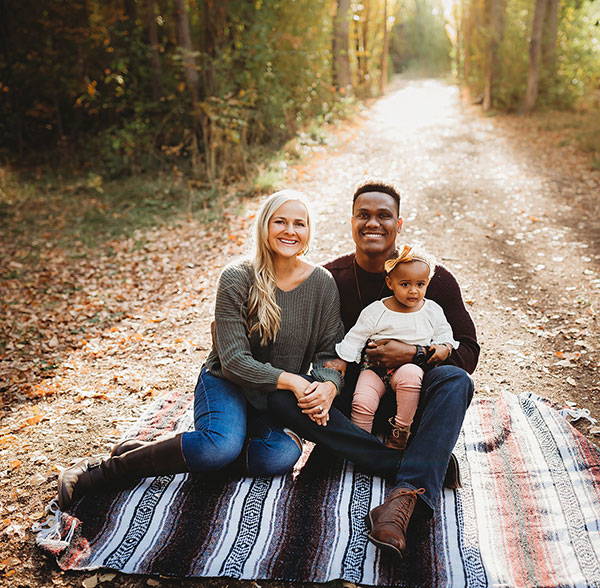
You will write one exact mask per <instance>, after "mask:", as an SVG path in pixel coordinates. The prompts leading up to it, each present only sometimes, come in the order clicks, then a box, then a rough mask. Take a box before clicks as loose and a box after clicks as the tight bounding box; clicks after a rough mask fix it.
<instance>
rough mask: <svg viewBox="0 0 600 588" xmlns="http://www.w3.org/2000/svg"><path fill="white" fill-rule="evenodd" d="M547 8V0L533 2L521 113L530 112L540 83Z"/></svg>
mask: <svg viewBox="0 0 600 588" xmlns="http://www.w3.org/2000/svg"><path fill="white" fill-rule="evenodd" d="M547 7H548V0H535V12H534V15H533V22H532V24H531V41H530V43H529V74H528V76H527V92H526V94H525V99H524V100H523V106H522V108H521V112H522V113H524V114H526V113H528V112H531V110H532V109H533V107H534V106H535V103H536V100H537V96H538V87H539V82H540V57H541V52H542V30H543V26H544V18H545V16H546V10H547Z"/></svg>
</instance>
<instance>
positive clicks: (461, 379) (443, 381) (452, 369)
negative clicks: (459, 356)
mask: <svg viewBox="0 0 600 588" xmlns="http://www.w3.org/2000/svg"><path fill="white" fill-rule="evenodd" d="M422 390H423V391H426V392H429V393H432V392H434V393H435V392H448V393H451V394H452V396H453V397H455V399H456V400H459V399H464V400H465V401H466V404H467V406H468V405H469V403H470V402H471V399H472V398H473V391H474V386H473V380H472V378H471V376H470V375H469V374H468V373H467V372H466V371H465V370H463V369H462V368H459V367H457V366H455V365H440V366H437V367H434V368H433V369H431V370H429V371H428V372H426V373H425V376H424V377H423V387H422Z"/></svg>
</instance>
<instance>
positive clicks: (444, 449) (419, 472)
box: [269, 366, 473, 510]
mask: <svg viewBox="0 0 600 588" xmlns="http://www.w3.org/2000/svg"><path fill="white" fill-rule="evenodd" d="M472 397H473V381H472V380H471V378H470V376H469V375H468V374H467V372H465V371H464V370H463V369H461V368H458V367H455V366H438V367H435V368H433V369H432V370H430V371H429V372H427V373H426V374H425V375H424V377H423V384H422V388H421V397H420V400H419V408H418V409H417V414H416V415H415V419H414V421H413V426H412V430H413V433H412V436H411V439H410V443H409V445H408V447H407V448H406V450H405V451H404V453H403V454H400V453H399V452H398V451H396V450H394V449H389V448H388V447H385V445H383V443H381V441H379V439H377V438H376V437H375V436H373V435H371V434H370V433H367V432H366V431H363V430H362V429H360V428H359V427H357V426H356V425H354V424H352V423H351V422H350V420H349V419H348V418H347V417H346V416H345V415H344V414H343V413H342V412H341V411H340V410H339V409H337V408H335V407H334V406H332V408H331V410H330V412H329V423H328V424H327V425H326V426H325V427H321V426H319V425H317V424H316V423H314V422H313V421H311V420H310V419H309V418H308V417H307V416H306V415H303V414H302V413H301V412H300V409H299V408H298V406H297V404H296V398H295V397H294V395H293V394H292V393H291V392H289V391H287V390H277V391H275V392H271V394H270V395H269V409H270V410H271V411H272V413H273V415H274V416H275V417H276V419H277V420H278V421H279V422H280V423H281V424H283V425H285V426H286V427H289V428H291V429H293V430H294V431H295V432H296V433H298V434H299V435H301V436H302V437H304V438H305V439H308V440H309V441H312V442H313V443H317V444H318V445H320V446H322V447H324V448H326V449H327V450H329V451H330V452H331V453H333V454H334V455H337V456H339V457H342V458H344V459H348V460H349V461H352V462H353V463H354V464H356V466H357V467H359V468H360V469H361V470H363V471H366V472H368V473H372V474H377V475H381V476H392V477H393V478H394V480H395V483H396V487H398V488H412V489H417V488H425V491H426V492H425V494H423V495H421V498H422V499H423V501H424V502H425V503H426V504H427V506H429V508H430V509H431V510H434V509H435V506H436V504H437V503H438V499H439V496H440V493H441V490H442V485H443V482H444V476H445V474H446V469H447V467H448V461H449V460H450V454H451V453H452V449H453V448H454V445H455V444H456V440H457V439H458V435H459V433H460V429H461V426H462V423H463V420H464V416H465V413H466V411H467V408H468V407H469V404H470V402H471V399H472Z"/></svg>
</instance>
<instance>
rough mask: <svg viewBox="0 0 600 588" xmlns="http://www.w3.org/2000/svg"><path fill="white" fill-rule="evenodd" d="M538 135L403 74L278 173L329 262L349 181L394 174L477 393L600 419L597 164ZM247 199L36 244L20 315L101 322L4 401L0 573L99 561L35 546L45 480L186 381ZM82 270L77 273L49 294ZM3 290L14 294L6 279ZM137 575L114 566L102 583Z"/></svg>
mask: <svg viewBox="0 0 600 588" xmlns="http://www.w3.org/2000/svg"><path fill="white" fill-rule="evenodd" d="M542 139H543V137H542V138H541V137H540V135H539V133H538V131H537V129H536V127H535V125H534V124H532V123H531V122H530V121H527V120H523V119H520V120H519V119H513V118H483V117H482V116H481V115H480V114H479V112H478V111H477V110H475V109H471V108H469V107H465V106H462V105H461V103H460V101H459V97H458V91H457V90H456V88H454V87H452V86H449V85H445V84H443V83H441V82H438V81H427V80H425V81H418V82H400V83H399V84H398V86H397V87H396V88H395V89H394V90H393V91H390V92H389V93H388V95H387V96H386V97H385V98H383V99H381V100H379V101H377V102H376V103H374V105H373V106H372V107H371V108H369V109H365V110H364V111H363V113H362V115H361V116H359V117H358V118H357V120H355V121H354V122H353V123H348V124H346V125H344V126H343V127H340V128H339V129H338V131H336V133H334V137H333V139H332V144H331V145H329V146H327V147H326V148H323V149H322V150H315V151H314V152H313V154H312V155H311V156H310V157H308V158H307V159H305V160H304V161H303V162H302V163H301V164H298V165H293V166H292V165H291V166H290V167H289V169H288V186H290V187H294V188H297V189H300V190H303V191H305V192H306V193H307V194H308V196H309V198H310V199H311V200H312V201H313V203H314V206H315V209H316V212H317V218H318V228H317V243H316V247H315V248H314V249H313V251H312V252H311V255H312V258H313V259H314V260H315V261H325V260H328V259H331V258H332V257H334V256H337V255H339V254H342V253H344V252H346V251H348V250H350V249H351V240H350V225H349V213H350V199H351V194H352V188H353V186H354V185H355V184H356V183H357V182H358V181H360V180H362V179H363V178H364V176H366V175H369V176H375V177H381V178H385V179H387V180H391V181H394V182H396V183H397V184H398V185H399V186H400V187H401V190H402V193H403V203H402V214H403V216H404V218H405V229H404V231H403V234H402V235H401V238H402V239H405V240H407V241H410V242H417V241H418V242H421V243H423V244H425V245H426V246H427V248H428V249H429V250H430V251H432V252H433V253H435V254H436V255H437V256H438V259H439V260H441V261H442V262H443V263H444V264H445V265H447V266H448V267H449V268H450V269H451V270H452V271H453V272H454V273H455V274H456V276H457V277H458V279H459V281H460V283H461V286H462V289H463V294H464V297H465V299H466V301H467V303H468V304H469V307H470V309H471V311H472V314H473V316H474V319H475V322H476V324H477V326H478V333H479V338H480V341H481V343H482V357H481V362H480V364H479V367H478V370H477V372H476V381H477V388H478V390H479V393H480V394H486V395H496V394H499V393H502V392H504V391H509V392H514V393H519V392H524V391H529V392H534V393H536V394H539V395H542V396H546V397H549V398H551V399H552V400H554V401H556V402H558V403H560V404H561V405H565V403H566V402H567V401H571V402H576V403H577V405H578V406H582V407H587V408H589V409H590V411H591V413H592V416H595V417H596V418H600V397H599V398H596V396H598V391H600V374H599V373H598V365H597V360H596V358H597V352H598V350H599V336H598V335H599V332H600V329H599V328H598V311H599V300H600V276H599V269H600V239H599V228H600V226H599V220H598V212H599V208H598V203H597V200H598V196H597V195H598V194H599V193H600V173H598V172H591V171H589V164H588V162H587V161H586V159H585V158H584V157H583V156H581V155H578V154H577V153H575V152H574V151H572V150H571V149H570V148H568V147H563V148H559V147H550V148H549V147H548V145H547V141H543V140H542ZM594 207H595V208H594ZM255 209H256V202H255V201H251V202H247V203H245V206H244V207H241V208H240V209H239V210H235V211H231V213H230V225H229V227H228V228H227V229H223V228H221V227H212V228H207V227H200V226H198V225H197V224H196V223H194V222H182V223H179V224H176V225H174V226H172V227H169V228H166V229H161V230H157V231H155V232H153V233H149V234H147V235H145V236H144V244H142V245H141V246H140V245H139V242H138V243H136V241H135V240H129V241H123V242H118V243H114V244H113V245H114V246H113V247H112V249H111V251H112V254H111V255H106V254H103V255H98V256H96V257H94V256H92V257H89V256H88V257H87V258H85V259H82V260H79V261H77V260H75V261H68V260H65V258H64V256H63V257H62V258H61V257H60V254H59V253H60V252H59V253H57V252H56V251H54V252H53V253H52V254H51V253H50V252H49V253H48V255H47V258H46V259H45V260H42V261H44V270H43V271H44V272H47V280H46V281H47V283H48V288H47V290H46V294H44V293H42V292H37V293H35V294H36V296H32V299H31V300H32V301H31V304H30V306H31V309H32V310H31V313H32V314H33V315H34V318H31V317H27V320H31V321H33V322H35V321H41V320H45V321H48V325H49V326H48V328H51V326H52V325H53V324H54V325H60V321H61V316H63V315H64V313H65V312H69V309H71V310H73V308H74V307H73V304H74V303H75V302H76V303H77V305H79V306H78V307H76V310H77V309H78V308H79V309H80V310H81V309H86V308H87V309H89V308H90V306H89V305H92V308H93V309H94V312H95V313H96V314H94V316H97V315H98V314H99V316H101V318H102V321H103V322H102V325H104V326H103V327H102V328H98V327H96V328H95V329H91V328H90V333H91V338H90V334H89V333H84V334H83V335H75V334H72V335H69V338H68V340H69V346H70V347H65V346H63V345H62V338H61V337H60V336H57V338H56V340H54V341H50V342H49V343H52V345H50V347H49V349H48V352H52V350H53V349H55V348H59V349H61V350H62V351H61V353H60V354H56V355H57V358H58V359H57V361H58V362H59V365H58V367H57V369H56V370H55V372H54V376H53V377H52V378H49V379H46V380H43V381H42V380H38V381H36V382H35V384H36V385H37V388H36V387H35V386H34V387H32V388H30V389H29V392H28V393H25V392H24V393H22V394H21V395H20V396H19V395H17V397H16V399H17V401H16V402H14V403H12V404H11V405H8V406H5V407H4V409H3V413H4V414H3V424H2V431H1V433H2V437H0V452H1V453H0V457H1V459H2V468H1V471H2V477H1V478H0V485H1V497H2V498H1V500H2V504H1V505H0V506H1V508H2V511H3V513H4V514H3V515H2V517H3V520H2V521H1V523H0V549H1V550H2V551H1V554H0V567H1V568H2V569H1V571H0V574H4V576H3V577H4V580H3V579H2V576H0V584H1V583H2V582H3V581H4V582H6V583H7V585H11V586H55V585H58V586H60V585H64V586H81V583H82V581H83V580H85V579H86V578H87V577H89V576H96V577H97V575H96V574H87V575H86V574H65V573H62V572H60V571H57V570H56V569H55V565H54V564H53V563H52V562H50V561H49V559H47V558H46V557H44V556H42V555H41V554H40V553H39V552H37V551H36V550H35V549H34V548H33V545H32V542H33V538H32V535H31V533H30V532H29V528H30V526H31V524H32V522H34V520H36V519H39V518H41V517H42V515H43V506H44V505H45V504H46V503H47V502H48V500H49V499H50V498H51V497H52V495H53V492H54V489H55V484H56V474H57V466H58V465H59V464H65V463H68V462H69V461H70V460H71V459H74V458H79V457H82V456H83V455H86V454H89V453H95V452H96V453H97V452H103V451H105V450H106V449H107V448H108V447H109V446H110V445H111V444H112V443H113V442H114V441H115V440H117V439H118V438H119V437H120V436H121V435H122V434H123V432H124V431H125V430H126V429H127V428H128V426H129V425H130V424H131V423H132V422H133V421H134V420H135V419H136V417H137V415H138V414H139V413H140V412H141V410H142V409H143V407H144V405H146V404H147V403H148V402H149V401H150V400H151V398H152V397H154V396H156V395H158V394H168V393H169V391H171V390H175V389H181V388H182V387H183V388H185V389H187V390H189V391H190V394H191V392H192V389H193V383H194V380H195V377H196V374H197V371H198V368H199V366H200V364H201V361H202V358H203V357H204V356H205V354H206V351H207V348H208V345H209V336H208V333H209V329H208V325H209V322H210V317H211V311H212V304H213V294H214V284H215V282H216V278H217V275H218V272H219V269H220V268H221V266H222V265H223V264H224V263H225V262H227V260H228V259H230V258H231V257H232V256H235V255H237V254H240V253H241V252H243V241H244V237H245V235H246V234H247V229H248V226H249V223H250V222H251V218H252V214H253V211H254V210H255ZM57 256H58V257H57ZM59 268H61V269H60V271H59ZM39 271H42V270H39ZM82 274H84V275H85V276H86V280H85V281H86V284H87V286H86V288H84V290H83V291H80V290H77V291H74V290H72V291H71V294H68V295H66V296H62V297H61V296H60V295H59V294H60V293H61V292H63V293H64V292H67V293H69V292H70V291H69V290H68V289H67V290H65V284H68V283H70V280H71V281H72V280H74V276H75V275H77V276H81V275H82ZM5 285H6V284H5ZM10 288H12V290H11V289H10ZM6 292H8V294H10V295H12V296H16V295H17V294H16V292H17V290H16V289H15V287H12V286H10V285H9V290H6ZM48 292H50V294H52V295H53V296H55V298H56V304H54V305H53V306H52V305H50V306H47V307H46V310H45V314H44V316H43V317H40V316H39V314H40V312H39V311H37V310H36V306H35V305H36V304H37V303H38V302H39V301H40V300H42V301H43V300H44V296H49V295H50V294H48ZM8 294H7V295H8ZM20 295H23V296H24V295H25V294H23V293H20ZM93 305H95V306H93ZM102 313H104V314H102ZM25 314H26V313H25ZM111 317H113V318H111ZM114 317H119V318H114ZM59 331H60V330H59ZM65 337H67V334H66V333H65ZM42 351H43V349H42ZM9 361H10V359H9V358H8V356H7V357H5V358H4V362H3V364H4V368H5V370H4V372H5V373H10V374H12V376H11V377H13V376H14V378H15V381H17V380H18V381H22V379H19V378H23V377H25V376H23V374H24V373H25V374H26V370H27V365H26V363H25V364H20V365H21V367H22V368H23V369H18V367H19V366H14V365H12V364H11V365H8V364H9ZM11 370H12V371H11ZM19 374H21V375H19ZM17 388H18V386H17V384H15V390H17ZM36 390H37V393H36V392H35V391H36ZM32 396H34V397H36V398H35V399H34V400H32V399H31V397H32ZM581 430H582V431H584V432H585V433H587V434H588V435H589V436H590V437H591V438H592V437H593V433H591V432H590V431H589V430H588V427H587V425H582V426H581ZM599 438H600V437H596V439H599ZM111 576H112V575H111ZM146 581H147V580H146V579H144V578H132V577H127V576H122V575H116V576H114V577H112V578H111V580H110V582H107V585H108V584H109V583H110V584H111V585H116V586H145V585H146ZM160 583H161V585H172V586H176V585H180V584H181V582H179V581H169V580H160ZM210 583H211V584H218V583H219V582H210ZM227 583H231V582H227ZM185 584H186V585H207V584H209V582H201V581H189V582H186V583H185ZM220 584H221V585H225V584H226V583H224V582H220ZM153 585H157V584H153Z"/></svg>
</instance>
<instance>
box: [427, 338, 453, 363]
mask: <svg viewBox="0 0 600 588" xmlns="http://www.w3.org/2000/svg"><path fill="white" fill-rule="evenodd" d="M432 350H433V353H431V351H432ZM429 352H430V353H431V355H430V356H429V358H428V359H427V363H432V364H434V365H435V364H438V363H442V361H445V360H446V359H448V356H449V355H450V353H451V346H450V345H449V344H446V343H437V344H435V345H429Z"/></svg>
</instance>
